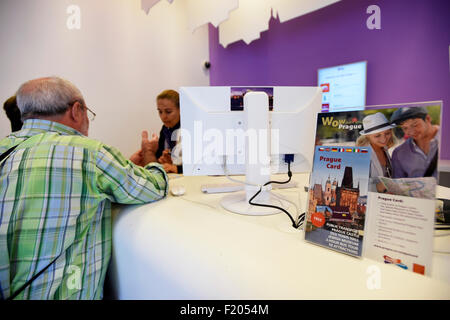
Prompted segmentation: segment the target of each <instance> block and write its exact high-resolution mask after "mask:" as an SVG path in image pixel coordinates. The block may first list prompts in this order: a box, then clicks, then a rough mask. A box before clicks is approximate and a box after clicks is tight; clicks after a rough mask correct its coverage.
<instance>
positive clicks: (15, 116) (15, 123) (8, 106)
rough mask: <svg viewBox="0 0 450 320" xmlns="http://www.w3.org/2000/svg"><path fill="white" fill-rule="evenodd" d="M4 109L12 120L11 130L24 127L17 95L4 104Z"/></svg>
mask: <svg viewBox="0 0 450 320" xmlns="http://www.w3.org/2000/svg"><path fill="white" fill-rule="evenodd" d="M3 109H4V110H5V113H6V116H7V117H8V119H9V121H10V122H11V131H13V132H14V131H19V130H20V129H22V125H23V122H22V119H21V115H20V110H19V107H18V106H17V100H16V96H12V97H11V98H9V99H8V100H6V101H5V103H4V104H3Z"/></svg>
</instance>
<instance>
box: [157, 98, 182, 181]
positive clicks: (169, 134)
mask: <svg viewBox="0 0 450 320" xmlns="http://www.w3.org/2000/svg"><path fill="white" fill-rule="evenodd" d="M156 105H157V109H158V114H159V117H160V118H161V121H162V123H163V126H162V128H161V131H160V133H159V141H158V150H157V151H156V158H157V159H158V162H159V163H161V164H162V165H163V167H164V170H166V172H167V173H183V166H182V154H181V142H180V130H179V129H180V96H179V95H178V92H176V91H175V90H164V91H163V92H161V93H160V94H159V95H158V96H157V97H156Z"/></svg>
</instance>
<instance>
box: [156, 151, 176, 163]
mask: <svg viewBox="0 0 450 320" xmlns="http://www.w3.org/2000/svg"><path fill="white" fill-rule="evenodd" d="M158 162H159V163H161V164H165V163H168V164H172V163H173V162H172V157H171V156H170V150H169V149H166V150H164V151H163V153H162V155H161V157H159V159H158Z"/></svg>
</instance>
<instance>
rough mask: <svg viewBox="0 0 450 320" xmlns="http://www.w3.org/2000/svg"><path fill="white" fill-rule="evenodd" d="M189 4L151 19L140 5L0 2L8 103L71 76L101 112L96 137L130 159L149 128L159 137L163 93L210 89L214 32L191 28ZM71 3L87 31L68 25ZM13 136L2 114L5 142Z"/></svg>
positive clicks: (96, 0) (127, 0) (2, 76)
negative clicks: (42, 80) (33, 86)
mask: <svg viewBox="0 0 450 320" xmlns="http://www.w3.org/2000/svg"><path fill="white" fill-rule="evenodd" d="M184 3H185V2H184V1H174V2H173V3H172V4H169V3H168V2H167V1H160V2H159V3H158V4H157V5H155V6H154V7H153V8H152V10H150V12H149V14H148V15H146V14H145V12H144V11H142V10H141V9H140V0H71V1H68V0H39V1H36V0H19V1H18V0H1V1H0V52H1V54H0V103H1V105H3V102H4V101H5V100H6V99H7V98H8V97H10V96H11V95H13V94H14V93H15V92H16V90H17V88H18V87H19V86H20V84H22V83H23V82H25V81H27V80H30V79H33V78H37V77H42V76H48V75H57V76H60V77H63V78H66V79H68V80H70V81H72V82H73V83H74V84H75V85H76V86H77V87H78V88H79V89H80V90H81V92H82V93H83V95H84V98H85V100H86V103H87V105H88V106H89V107H90V108H91V109H93V110H94V111H95V112H96V113H97V118H96V119H95V121H94V122H92V123H91V127H90V134H89V136H90V137H92V138H95V139H99V140H102V141H104V142H105V143H107V144H110V145H113V146H115V147H118V148H119V149H120V150H121V151H122V152H123V153H124V154H125V155H126V156H130V155H131V153H132V152H134V151H136V150H137V149H138V148H139V143H140V132H141V131H142V130H143V129H147V130H149V131H153V132H156V133H159V130H160V128H161V125H162V124H161V122H160V119H159V117H158V114H157V112H156V103H155V97H156V95H157V94H158V93H159V92H161V91H162V90H164V89H168V88H173V89H178V87H179V86H203V85H209V75H208V73H207V71H205V70H204V69H203V67H202V64H203V61H204V60H208V58H209V53H208V29H207V26H206V25H205V26H203V27H201V28H199V29H197V30H196V31H195V33H193V34H192V33H191V32H190V31H189V30H188V28H187V23H186V17H185V15H184V12H186V10H185V9H184V8H183V6H184ZM72 4H74V5H78V6H79V7H80V9H81V29H80V30H69V29H68V28H67V26H66V22H67V20H68V18H69V17H70V16H71V15H70V14H68V13H67V12H66V10H67V8H68V6H69V5H72ZM9 132H10V124H9V121H8V119H7V118H6V116H5V114H4V112H3V109H2V110H1V111H0V138H3V137H4V136H6V135H7V134H9Z"/></svg>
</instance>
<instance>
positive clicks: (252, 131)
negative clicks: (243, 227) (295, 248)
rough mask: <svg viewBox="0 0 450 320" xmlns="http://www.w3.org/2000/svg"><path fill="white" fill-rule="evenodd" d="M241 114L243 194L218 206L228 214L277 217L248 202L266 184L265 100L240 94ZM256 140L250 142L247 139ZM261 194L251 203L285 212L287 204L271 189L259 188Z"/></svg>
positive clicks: (262, 94)
mask: <svg viewBox="0 0 450 320" xmlns="http://www.w3.org/2000/svg"><path fill="white" fill-rule="evenodd" d="M244 112H245V117H244V119H245V121H246V125H245V127H246V129H247V142H246V144H245V145H246V150H245V191H243V192H236V193H232V194H230V195H226V196H224V197H223V198H222V201H221V205H222V206H223V207H224V208H225V209H226V210H228V211H231V212H234V213H239V214H245V215H252V216H263V215H272V214H278V213H280V212H281V211H280V210H279V209H275V208H269V207H260V206H255V205H251V204H250V203H249V200H250V199H251V198H252V197H253V196H254V195H255V194H256V193H257V192H258V191H259V190H260V188H261V187H262V186H263V185H264V184H265V183H267V182H268V181H270V146H271V141H270V132H271V130H270V127H269V98H268V96H267V94H266V93H265V92H248V93H246V94H245V95H244ZM255 137H256V140H257V141H255V140H253V141H251V138H255ZM262 188H263V189H262V191H261V192H260V193H259V194H258V196H257V197H255V198H254V199H253V200H252V202H254V203H260V204H265V205H272V206H277V207H282V208H283V209H285V210H287V209H289V202H287V201H284V200H282V199H280V198H278V196H274V195H273V194H271V189H272V188H271V186H270V185H268V186H266V187H262Z"/></svg>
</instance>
